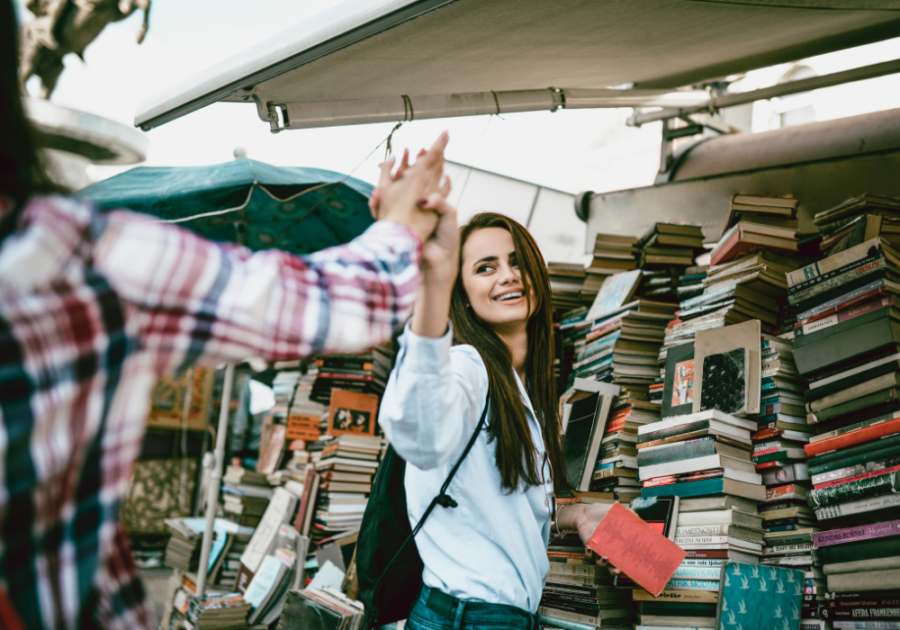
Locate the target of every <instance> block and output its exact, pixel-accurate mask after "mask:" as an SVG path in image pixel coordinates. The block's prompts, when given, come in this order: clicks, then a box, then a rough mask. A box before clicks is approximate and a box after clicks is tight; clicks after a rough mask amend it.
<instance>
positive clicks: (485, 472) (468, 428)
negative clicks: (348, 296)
mask: <svg viewBox="0 0 900 630" xmlns="http://www.w3.org/2000/svg"><path fill="white" fill-rule="evenodd" d="M448 328H449V327H448ZM451 339H452V330H449V329H448V332H447V334H446V335H444V336H443V337H441V338H438V339H431V338H426V337H420V336H418V335H416V334H414V333H413V332H412V331H411V330H410V329H409V326H407V329H406V331H405V332H404V334H403V336H402V337H401V338H400V351H399V354H398V356H397V361H396V365H395V367H394V371H393V372H392V373H391V377H390V380H389V381H388V385H387V389H386V390H385V393H384V398H383V399H382V402H381V411H380V414H379V417H378V422H379V424H380V425H381V427H382V428H383V429H384V432H385V434H386V435H387V437H388V439H390V441H391V444H392V445H393V447H394V449H395V450H396V452H397V453H398V454H399V455H400V456H401V457H403V458H404V459H405V460H406V461H407V463H408V465H407V468H406V495H407V506H408V511H409V520H410V525H411V526H412V527H415V526H416V524H417V523H418V521H419V518H421V516H422V514H423V513H424V512H425V509H426V508H427V507H428V505H429V503H431V500H432V499H433V498H434V497H435V496H436V495H437V493H438V492H439V491H440V487H441V485H442V484H443V482H444V480H445V479H446V477H447V474H448V473H449V471H450V469H451V468H452V467H453V465H454V464H455V463H456V461H457V459H458V458H459V456H460V455H461V454H462V451H463V449H464V448H465V446H466V444H467V443H468V441H469V438H470V437H471V436H472V432H473V431H474V429H475V425H476V424H477V423H478V420H479V418H480V417H481V412H482V411H483V410H484V405H485V402H486V401H485V397H486V396H487V391H488V376H487V369H486V368H485V365H484V362H483V361H482V360H481V356H480V355H479V354H478V352H477V351H476V350H475V348H473V347H472V346H453V347H451ZM516 381H517V382H518V385H519V391H520V392H521V394H522V399H523V401H524V402H525V407H526V413H527V415H528V423H529V426H530V428H531V434H532V439H533V440H534V444H535V445H536V447H537V449H538V453H537V457H539V458H540V459H539V462H543V466H542V467H541V469H540V470H541V472H542V475H543V480H544V483H543V484H542V485H537V486H530V487H526V486H525V484H524V483H523V484H520V486H519V489H518V490H517V491H516V492H513V493H507V492H505V491H504V489H503V488H502V486H501V480H500V471H499V470H498V469H497V464H496V456H495V454H496V443H494V442H489V441H488V437H489V436H488V433H487V430H486V429H485V430H482V432H481V434H480V435H479V436H478V439H477V440H476V441H475V444H474V445H473V447H472V450H471V451H470V452H469V455H468V456H467V457H466V460H465V461H464V462H463V464H462V465H461V466H460V468H459V470H458V471H457V473H456V476H455V477H454V479H453V482H452V483H451V484H450V487H449V488H448V490H447V494H449V495H450V496H451V497H453V499H454V500H455V501H456V502H457V503H458V507H455V508H444V507H441V506H437V507H435V509H434V511H433V512H432V513H431V515H430V516H429V517H428V520H427V521H426V522H425V525H424V526H423V528H422V530H421V531H420V532H419V533H418V534H417V536H416V545H417V546H418V549H419V554H420V555H421V557H422V561H423V563H424V564H425V570H424V573H423V576H422V577H423V581H424V582H425V584H426V585H428V586H430V587H432V588H436V589H439V590H441V591H444V592H445V593H448V594H450V595H453V596H454V597H458V598H461V599H467V600H475V601H481V602H489V603H497V604H507V605H510V606H516V607H517V608H521V609H523V610H526V611H529V612H532V613H535V612H537V608H538V604H539V603H540V600H541V591H542V590H543V586H544V579H545V578H546V576H547V573H548V572H549V569H550V567H549V562H548V560H547V541H548V540H549V536H550V504H551V501H550V497H551V495H552V492H553V482H552V480H551V478H550V477H551V473H550V466H549V464H547V463H546V462H545V459H546V458H545V457H544V441H543V439H542V437H541V430H540V426H539V425H538V422H537V420H536V418H535V414H534V409H533V407H532V405H531V401H530V399H529V397H528V393H527V391H526V390H525V388H524V386H523V385H522V382H521V380H519V378H518V376H516ZM490 419H491V418H490V412H488V415H487V418H486V419H485V426H487V424H488V423H490Z"/></svg>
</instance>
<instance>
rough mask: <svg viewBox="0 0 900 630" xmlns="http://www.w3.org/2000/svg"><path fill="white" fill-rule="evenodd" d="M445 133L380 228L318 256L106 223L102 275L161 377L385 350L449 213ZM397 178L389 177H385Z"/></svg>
mask: <svg viewBox="0 0 900 630" xmlns="http://www.w3.org/2000/svg"><path fill="white" fill-rule="evenodd" d="M446 144H447V136H446V134H442V135H441V137H440V138H439V139H438V141H437V142H435V144H434V146H432V148H431V149H430V150H429V151H428V152H426V153H425V154H423V155H421V156H420V159H419V160H418V161H417V162H416V163H415V164H414V165H412V166H409V167H407V168H405V170H404V171H403V173H402V174H401V175H400V176H399V178H396V179H391V181H384V175H383V177H382V179H383V181H382V182H381V183H380V184H379V188H378V190H379V194H380V208H381V217H380V218H381V219H383V220H381V221H378V222H376V223H375V224H374V225H373V226H371V227H370V228H369V229H368V230H366V232H365V233H364V234H362V235H361V236H359V237H358V238H356V239H354V240H353V241H352V242H350V243H348V244H346V245H341V246H338V247H332V248H329V249H326V250H323V251H321V252H318V253H315V254H312V255H309V256H294V255H291V254H288V253H287V252H283V251H278V250H267V251H263V252H257V253H255V254H254V253H251V252H250V251H249V250H247V249H246V248H242V247H234V246H223V245H220V244H216V243H212V242H210V241H207V240H204V239H202V238H200V237H198V236H196V235H194V234H192V233H191V232H188V231H186V230H183V229H180V228H177V227H175V226H172V225H167V224H162V223H159V222H156V221H154V220H153V219H149V218H146V217H143V216H141V215H135V214H133V213H129V212H112V213H109V214H108V215H106V217H105V220H104V221H103V222H102V225H100V226H99V228H98V229H99V230H100V234H99V236H98V237H97V238H98V240H97V243H96V248H95V252H94V257H95V261H94V262H95V268H96V269H97V271H99V272H100V273H101V274H102V275H103V276H105V278H106V279H107V280H108V281H109V282H110V284H111V285H112V287H113V288H114V289H115V291H116V292H117V293H118V295H119V296H120V297H121V298H122V299H123V301H124V302H125V303H126V304H127V306H128V307H129V308H130V309H132V311H133V312H132V313H131V315H132V317H130V318H129V320H130V321H132V322H135V326H136V328H137V330H136V331H135V332H136V333H137V334H138V336H139V338H140V339H141V341H142V343H143V344H144V346H145V347H146V348H147V349H148V350H151V351H153V352H154V353H155V367H156V370H157V371H158V372H166V371H170V370H174V369H178V368H180V367H182V366H184V365H189V364H191V363H195V362H197V361H204V362H211V361H225V360H230V361H236V360H242V359H245V358H248V357H253V356H261V357H264V358H266V359H273V360H279V359H289V358H298V357H302V356H309V355H315V354H321V353H329V352H356V351H360V350H363V349H365V348H368V347H371V346H373V345H377V344H379V343H382V342H384V341H386V340H388V339H389V338H390V336H391V333H392V331H393V330H394V329H395V328H396V327H397V325H398V324H400V323H402V322H403V321H405V320H406V319H407V318H408V316H409V314H410V311H411V309H412V306H413V303H414V301H415V297H416V290H417V289H418V286H419V282H420V271H419V263H420V261H421V251H422V250H421V248H422V241H423V240H427V239H428V238H429V237H430V235H431V233H432V232H433V231H434V228H435V225H436V224H437V221H438V217H439V213H440V211H441V209H442V208H443V206H441V207H440V208H427V209H423V208H422V207H420V205H419V204H418V202H419V201H420V200H423V199H426V198H429V195H430V194H432V193H435V192H436V191H438V186H439V184H440V181H441V177H442V173H443V163H444V158H443V151H444V147H445V146H446ZM388 177H389V178H390V173H388Z"/></svg>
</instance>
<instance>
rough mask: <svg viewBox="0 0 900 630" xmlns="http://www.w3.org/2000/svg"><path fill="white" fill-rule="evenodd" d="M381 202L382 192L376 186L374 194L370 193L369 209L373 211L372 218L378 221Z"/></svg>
mask: <svg viewBox="0 0 900 630" xmlns="http://www.w3.org/2000/svg"><path fill="white" fill-rule="evenodd" d="M380 202H381V193H380V192H379V191H378V189H377V188H376V189H375V190H373V191H372V194H371V195H369V211H370V212H371V213H372V218H373V219H375V220H376V221H377V220H378V204H379V203H380Z"/></svg>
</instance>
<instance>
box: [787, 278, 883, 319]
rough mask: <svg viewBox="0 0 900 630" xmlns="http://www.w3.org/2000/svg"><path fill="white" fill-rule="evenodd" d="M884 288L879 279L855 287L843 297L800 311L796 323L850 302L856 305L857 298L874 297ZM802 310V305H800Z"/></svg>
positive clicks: (881, 280)
mask: <svg viewBox="0 0 900 630" xmlns="http://www.w3.org/2000/svg"><path fill="white" fill-rule="evenodd" d="M884 288H885V284H884V278H879V279H878V280H875V281H873V282H869V283H868V284H864V285H863V286H861V287H856V288H854V289H852V290H850V291H848V292H847V293H844V294H843V295H838V296H836V297H833V298H831V299H829V300H827V301H825V302H823V303H822V304H819V305H817V306H814V307H812V308H809V309H807V310H804V311H801V312H799V313H797V321H798V322H802V321H803V320H806V319H809V318H811V317H815V316H817V315H822V314H824V313H825V311H828V310H829V309H832V308H836V307H839V306H843V305H847V304H848V303H849V302H851V300H857V301H856V302H853V303H854V304H858V303H859V300H858V298H860V297H863V298H867V297H870V296H873V295H875V293H874V292H875V291H879V290H883V289H884ZM801 308H802V305H801Z"/></svg>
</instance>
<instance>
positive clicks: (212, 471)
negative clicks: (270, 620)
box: [197, 363, 234, 598]
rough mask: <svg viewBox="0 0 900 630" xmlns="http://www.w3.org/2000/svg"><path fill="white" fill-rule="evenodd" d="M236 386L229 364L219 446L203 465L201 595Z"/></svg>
mask: <svg viewBox="0 0 900 630" xmlns="http://www.w3.org/2000/svg"><path fill="white" fill-rule="evenodd" d="M233 386H234V363H228V364H227V365H226V366H225V381H224V382H223V383H222V404H221V407H220V409H219V429H218V431H217V432H216V450H215V454H214V455H210V454H209V453H207V454H206V456H205V457H204V458H203V466H204V468H207V469H208V470H209V482H208V483H209V485H208V486H207V496H206V528H205V529H204V530H203V542H202V543H201V544H200V566H199V567H198V568H197V597H198V598H200V597H203V595H204V594H205V593H206V578H207V577H208V576H207V573H208V572H209V571H208V569H209V566H208V565H209V551H210V549H211V548H212V542H213V535H214V533H215V532H214V531H213V528H214V527H215V524H216V506H217V505H218V504H219V488H220V486H221V485H222V467H223V464H224V461H223V460H224V459H225V441H226V439H227V435H228V417H229V415H230V411H231V389H232V387H233Z"/></svg>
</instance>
